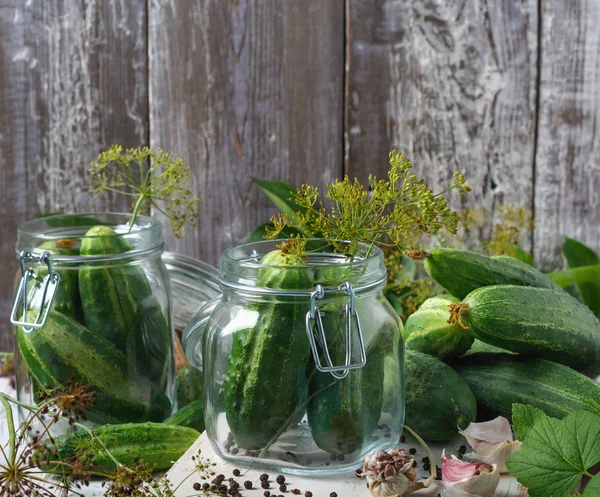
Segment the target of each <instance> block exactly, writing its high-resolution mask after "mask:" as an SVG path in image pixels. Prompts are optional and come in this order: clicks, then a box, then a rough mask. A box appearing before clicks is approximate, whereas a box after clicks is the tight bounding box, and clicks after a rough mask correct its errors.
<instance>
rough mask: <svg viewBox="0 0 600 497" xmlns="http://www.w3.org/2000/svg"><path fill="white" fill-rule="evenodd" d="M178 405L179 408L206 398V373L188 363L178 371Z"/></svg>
mask: <svg viewBox="0 0 600 497" xmlns="http://www.w3.org/2000/svg"><path fill="white" fill-rule="evenodd" d="M176 380H177V381H176V382H177V405H178V406H179V409H181V408H182V407H185V406H187V405H188V404H191V403H192V402H195V401H198V400H199V401H202V400H203V399H204V375H203V374H202V371H200V370H198V369H196V368H195V367H194V366H191V365H188V366H185V367H183V368H181V369H180V370H179V371H177V378H176Z"/></svg>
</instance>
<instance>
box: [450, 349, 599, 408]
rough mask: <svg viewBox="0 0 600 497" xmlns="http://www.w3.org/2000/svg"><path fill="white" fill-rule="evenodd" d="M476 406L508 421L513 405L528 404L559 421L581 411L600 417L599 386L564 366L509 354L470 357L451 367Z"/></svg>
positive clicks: (482, 354) (484, 354)
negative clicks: (462, 381) (476, 403)
mask: <svg viewBox="0 0 600 497" xmlns="http://www.w3.org/2000/svg"><path fill="white" fill-rule="evenodd" d="M455 369H456V371H457V372H458V373H459V374H460V375H461V376H462V377H463V378H464V379H465V381H466V382H467V384H468V385H469V387H470V388H471V390H472V391H473V393H474V394H475V397H476V398H477V402H478V403H479V406H480V407H481V408H482V409H484V410H485V411H486V413H487V414H488V415H490V416H498V415H500V416H504V417H506V418H508V419H510V418H511V414H512V406H513V404H529V405H532V406H534V407H537V408H538V409H541V410H542V411H544V412H545V413H546V414H547V415H548V416H553V417H556V418H563V417H564V416H566V415H567V414H568V413H570V412H571V411H576V410H579V409H584V410H587V411H591V412H594V413H596V414H600V383H597V382H595V381H594V380H592V379H591V378H588V377H587V376H585V375H583V374H581V373H578V372H577V371H574V370H573V369H571V368H568V367H567V366H563V365H562V364H557V363H554V362H551V361H547V360H545V359H536V358H533V357H525V356H520V355H510V354H486V353H481V354H473V355H470V356H468V357H465V358H463V359H461V360H460V361H459V362H458V363H457V364H455Z"/></svg>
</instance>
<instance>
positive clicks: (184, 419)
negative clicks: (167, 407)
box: [163, 400, 204, 432]
mask: <svg viewBox="0 0 600 497" xmlns="http://www.w3.org/2000/svg"><path fill="white" fill-rule="evenodd" d="M163 423H165V424H167V425H177V426H188V427H190V428H194V430H198V431H199V432H203V431H204V400H195V401H194V402H192V403H191V404H187V405H186V406H185V407H182V408H180V409H179V410H178V411H177V412H176V413H175V414H173V415H172V416H171V417H169V418H167V419H165V420H164V421H163Z"/></svg>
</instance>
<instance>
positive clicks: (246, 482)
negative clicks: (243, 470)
mask: <svg viewBox="0 0 600 497" xmlns="http://www.w3.org/2000/svg"><path fill="white" fill-rule="evenodd" d="M244 488H247V489H248V490H250V489H251V488H252V482H251V481H250V480H246V481H245V482H244Z"/></svg>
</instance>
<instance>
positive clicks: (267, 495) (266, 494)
mask: <svg viewBox="0 0 600 497" xmlns="http://www.w3.org/2000/svg"><path fill="white" fill-rule="evenodd" d="M263 495H264V496H265V497H271V492H269V491H268V490H265V493H264V494H263Z"/></svg>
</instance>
